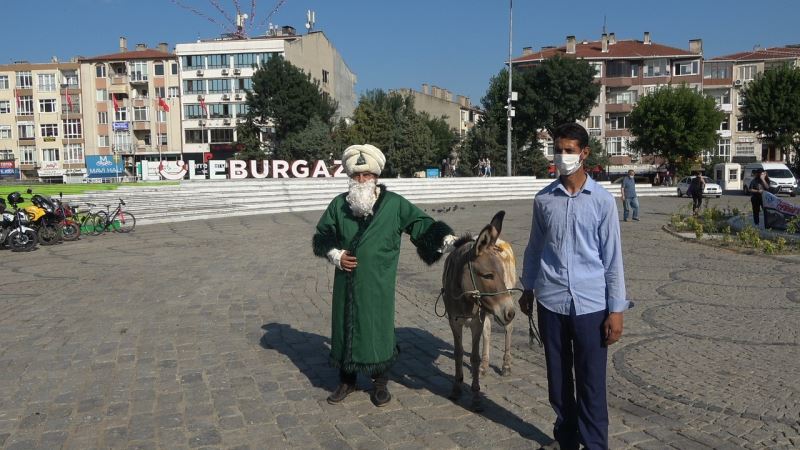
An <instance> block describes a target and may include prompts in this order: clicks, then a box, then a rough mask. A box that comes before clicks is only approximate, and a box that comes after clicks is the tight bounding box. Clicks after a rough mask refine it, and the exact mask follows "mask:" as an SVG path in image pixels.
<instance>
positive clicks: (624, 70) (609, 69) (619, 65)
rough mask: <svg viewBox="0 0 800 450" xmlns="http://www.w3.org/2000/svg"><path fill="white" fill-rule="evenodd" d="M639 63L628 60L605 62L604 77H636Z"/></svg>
mask: <svg viewBox="0 0 800 450" xmlns="http://www.w3.org/2000/svg"><path fill="white" fill-rule="evenodd" d="M638 76H639V65H638V64H636V63H631V62H630V61H608V62H606V78H623V77H624V78H627V77H638Z"/></svg>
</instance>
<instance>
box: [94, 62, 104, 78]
mask: <svg viewBox="0 0 800 450" xmlns="http://www.w3.org/2000/svg"><path fill="white" fill-rule="evenodd" d="M94 72H95V75H96V76H97V78H105V77H106V65H105V64H98V65H97V66H95V68H94Z"/></svg>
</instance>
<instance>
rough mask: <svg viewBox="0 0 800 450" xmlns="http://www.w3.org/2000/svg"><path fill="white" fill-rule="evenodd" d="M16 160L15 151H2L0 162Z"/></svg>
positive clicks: (0, 151)
mask: <svg viewBox="0 0 800 450" xmlns="http://www.w3.org/2000/svg"><path fill="white" fill-rule="evenodd" d="M3 159H5V160H9V159H14V151H13V150H11V149H3V150H0V160H3Z"/></svg>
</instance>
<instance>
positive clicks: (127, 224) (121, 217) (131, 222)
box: [114, 211, 136, 233]
mask: <svg viewBox="0 0 800 450" xmlns="http://www.w3.org/2000/svg"><path fill="white" fill-rule="evenodd" d="M114 221H115V222H116V223H115V224H114V229H115V230H116V231H117V232H119V233H130V232H131V231H133V229H134V227H136V217H133V214H131V213H129V212H126V211H120V212H119V214H117V218H116V219H114Z"/></svg>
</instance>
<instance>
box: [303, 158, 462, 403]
mask: <svg viewBox="0 0 800 450" xmlns="http://www.w3.org/2000/svg"><path fill="white" fill-rule="evenodd" d="M385 163H386V158H385V157H384V155H383V153H381V151H380V150H379V149H378V148H376V147H374V146H372V145H369V144H366V145H353V146H350V147H348V148H347V149H346V150H345V151H344V154H343V155H342V165H343V166H344V170H345V173H347V175H348V176H349V177H350V186H349V189H348V192H346V193H343V194H340V195H338V196H336V197H335V198H334V199H333V201H331V203H330V205H328V209H326V210H325V212H324V213H323V214H322V217H321V218H320V219H319V223H318V224H317V229H316V234H315V235H314V239H313V246H314V254H315V255H317V256H320V257H327V258H328V260H329V261H330V262H331V264H333V265H335V266H336V275H335V277H334V281H333V313H332V320H331V354H330V361H331V364H332V365H333V366H334V367H338V368H339V378H340V384H339V386H338V387H337V388H336V390H335V391H334V392H333V394H331V395H330V396H329V397H328V403H331V404H337V403H339V402H341V401H342V400H344V399H345V398H346V397H347V396H348V395H349V394H350V393H352V392H354V391H355V390H356V375H357V373H358V372H361V373H364V374H366V375H369V376H371V377H372V378H373V380H374V383H373V384H374V389H373V391H372V393H371V394H370V398H371V400H372V402H373V403H374V404H375V405H376V406H383V405H385V404H387V403H388V402H389V401H390V400H391V398H392V397H391V394H389V390H388V387H387V383H388V371H389V368H390V367H391V365H392V364H393V363H394V361H395V359H396V358H397V353H398V351H397V346H396V345H395V333H394V298H395V297H394V294H395V292H394V289H395V280H396V277H397V263H398V260H399V258H400V241H401V238H402V233H403V232H405V233H408V235H409V236H410V237H411V242H412V243H413V244H414V245H415V246H416V247H417V254H418V255H419V256H420V258H422V260H423V261H425V262H426V263H427V264H433V263H434V262H436V261H437V260H438V259H439V258H440V257H441V255H442V253H443V252H444V251H447V250H448V249H449V248H450V247H451V246H452V243H453V241H455V236H453V235H452V229H451V228H450V227H449V226H447V224H445V223H444V222H437V221H435V220H434V219H432V218H431V217H430V216H428V215H427V214H425V213H424V212H423V211H422V210H420V209H419V208H417V207H416V206H414V205H413V204H411V202H409V201H408V200H406V199H405V198H403V197H402V196H400V195H398V194H395V193H393V192H389V191H387V190H386V187H385V186H384V185H379V184H377V180H378V176H379V175H380V174H381V171H382V170H383V167H384V164H385Z"/></svg>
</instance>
